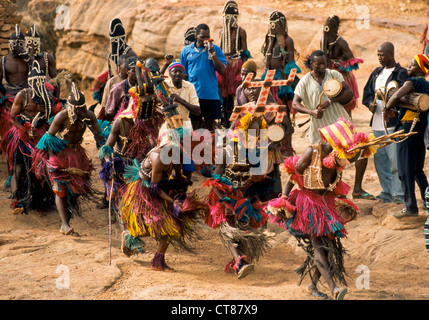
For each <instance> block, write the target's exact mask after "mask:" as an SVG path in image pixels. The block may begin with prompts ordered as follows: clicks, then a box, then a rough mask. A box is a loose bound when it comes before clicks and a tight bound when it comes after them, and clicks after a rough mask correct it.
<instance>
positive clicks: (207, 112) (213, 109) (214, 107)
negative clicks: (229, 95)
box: [189, 99, 222, 120]
mask: <svg viewBox="0 0 429 320" xmlns="http://www.w3.org/2000/svg"><path fill="white" fill-rule="evenodd" d="M199 102H200V108H201V115H200V116H194V115H193V114H190V115H189V117H190V119H191V120H201V119H202V118H205V119H220V118H221V117H222V114H221V112H220V100H207V99H199Z"/></svg>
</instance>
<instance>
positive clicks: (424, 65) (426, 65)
mask: <svg viewBox="0 0 429 320" xmlns="http://www.w3.org/2000/svg"><path fill="white" fill-rule="evenodd" d="M414 60H416V62H417V64H418V65H419V67H420V69H422V71H423V72H424V74H425V75H427V74H428V73H429V57H428V56H427V55H425V54H418V55H415V56H414Z"/></svg>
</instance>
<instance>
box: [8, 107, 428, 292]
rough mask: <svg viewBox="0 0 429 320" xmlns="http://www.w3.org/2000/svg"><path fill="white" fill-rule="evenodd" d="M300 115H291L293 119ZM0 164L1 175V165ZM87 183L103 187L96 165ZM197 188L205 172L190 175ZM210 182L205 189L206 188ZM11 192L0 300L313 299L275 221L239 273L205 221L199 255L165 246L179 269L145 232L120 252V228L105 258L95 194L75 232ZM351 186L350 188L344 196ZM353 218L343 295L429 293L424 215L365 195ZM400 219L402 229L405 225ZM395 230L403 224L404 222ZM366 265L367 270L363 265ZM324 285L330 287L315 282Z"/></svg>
mask: <svg viewBox="0 0 429 320" xmlns="http://www.w3.org/2000/svg"><path fill="white" fill-rule="evenodd" d="M304 120H305V117H303V116H298V118H297V123H301V122H303V121H304ZM368 120H369V119H368V112H367V111H366V110H364V109H363V108H362V107H360V108H358V109H357V110H356V111H355V113H354V122H355V126H356V128H357V129H358V130H362V131H367V130H368V126H367V123H368ZM304 128H305V126H304V127H303V128H297V129H296V133H295V134H294V141H293V143H294V148H295V149H296V151H297V153H298V154H300V153H301V152H302V151H303V150H304V148H305V147H306V146H307V143H306V142H305V139H306V138H305V137H304V138H303V137H302V132H303V129H304ZM84 146H85V148H87V150H88V153H89V154H90V156H91V157H92V158H93V159H94V163H95V165H96V168H97V170H96V171H97V172H98V170H99V169H100V166H99V163H98V161H97V160H96V156H95V155H96V148H95V145H94V143H93V141H92V140H91V137H90V135H89V134H86V138H85V141H84ZM1 159H2V162H1V163H0V169H1V177H2V180H1V181H2V182H3V181H4V179H5V173H6V167H5V161H4V157H3V156H2V157H1ZM353 177H354V168H353V167H352V168H349V169H346V170H345V171H344V180H345V181H346V182H347V183H350V184H352V183H353V180H354V178H353ZM93 180H94V182H93V183H94V186H95V187H96V188H97V190H99V191H100V192H101V190H102V185H101V183H100V179H98V176H97V173H96V172H95V173H94V175H93ZM195 180H196V181H195V185H194V186H195V187H197V186H198V184H199V183H201V182H202V181H203V180H204V179H203V178H201V177H198V178H196V179H195ZM364 188H365V189H366V190H367V191H369V192H371V193H373V194H375V195H376V194H378V193H379V192H380V187H379V184H378V179H377V176H376V173H375V171H374V166H373V161H372V159H371V160H370V161H369V165H368V169H367V172H366V176H365V180H364ZM206 192H207V190H204V189H202V190H201V191H200V194H201V195H203V194H205V193H206ZM8 197H9V193H6V192H4V191H3V190H1V191H0V208H1V209H0V220H1V221H2V223H1V224H0V270H1V271H0V287H1V288H2V290H0V299H13V300H15V299H37V300H41V299H43V300H51V299H60V300H62V299H79V300H81V299H83V300H92V299H112V300H118V299H121V300H122V299H131V300H133V299H143V300H146V299H154V300H169V299H185V300H236V299H244V300H247V299H252V300H254V299H256V300H289V299H293V300H297V299H299V300H301V299H303V300H306V299H312V298H311V297H309V296H307V295H306V294H305V293H304V292H303V286H298V280H299V278H298V275H297V274H296V273H295V272H294V270H295V269H296V268H297V267H298V266H299V265H300V264H301V262H302V261H303V259H304V255H303V251H302V249H300V248H297V247H296V241H295V240H294V239H293V238H291V237H290V236H289V234H288V233H287V232H286V231H284V230H282V229H280V228H278V227H277V226H275V225H272V224H269V229H270V230H271V231H273V232H275V234H276V235H275V236H274V237H273V238H272V240H271V249H270V250H269V251H268V252H267V253H266V254H265V255H264V256H263V257H262V258H261V259H260V261H259V262H258V263H257V264H256V268H255V271H254V272H253V273H252V274H250V275H249V276H248V277H246V278H245V279H241V280H238V279H237V278H236V277H235V276H234V275H233V274H227V273H225V272H224V271H223V267H224V265H225V264H226V263H227V262H228V261H229V260H230V256H229V253H228V251H227V250H226V249H225V248H224V247H223V245H222V243H221V241H220V239H219V236H218V234H217V231H216V230H212V229H210V228H208V227H202V228H201V230H200V232H201V235H202V236H203V240H201V241H199V242H197V243H195V246H196V254H189V253H185V252H180V251H176V250H175V249H173V248H170V249H169V250H168V251H167V256H166V257H167V262H168V263H169V264H170V266H172V267H174V268H175V269H176V271H177V272H175V273H164V272H156V271H151V270H150V261H151V259H152V257H153V254H154V252H155V249H156V242H155V241H154V240H152V239H147V240H146V252H145V253H144V254H140V255H138V256H134V257H131V258H127V257H126V256H124V255H123V254H122V253H121V251H120V234H121V232H120V228H119V225H118V224H117V223H116V224H114V225H113V228H112V239H113V241H112V249H111V264H110V263H109V237H108V231H109V224H108V215H107V210H99V209H96V208H95V204H96V203H95V202H97V201H98V199H99V198H97V199H94V201H95V202H94V203H93V202H89V203H87V204H85V205H86V207H85V210H84V218H74V219H72V221H71V224H72V226H73V227H74V228H75V230H76V231H78V232H79V233H80V235H81V237H79V238H75V237H69V236H63V235H61V234H60V233H59V217H58V213H57V212H56V211H55V210H53V211H50V212H47V213H45V214H41V213H38V212H30V213H29V214H28V215H16V216H15V215H12V213H11V210H10V209H9V204H10V200H9V199H8ZM350 197H351V195H350V194H349V198H350ZM356 203H357V205H358V206H359V207H360V209H361V211H362V212H361V214H360V215H359V216H358V218H357V219H356V220H354V221H352V222H350V223H349V224H348V232H349V234H348V237H347V238H346V239H345V240H344V241H343V244H344V246H345V248H346V249H347V250H348V255H347V256H346V259H345V265H346V269H347V272H348V275H349V278H348V283H349V294H348V295H347V296H346V298H347V299H349V300H390V299H419V300H423V299H427V298H428V296H429V289H428V288H429V279H428V277H427V276H425V272H426V271H427V269H428V265H429V264H428V262H429V255H428V254H427V253H426V251H425V248H424V236H423V221H424V220H425V216H426V213H424V210H421V219H419V222H418V223H417V224H416V225H408V224H407V223H405V222H401V223H399V224H398V223H397V222H396V221H395V219H394V218H392V217H390V216H389V215H390V214H391V213H392V212H394V211H395V210H400V209H401V208H402V207H401V206H399V205H395V204H383V203H379V202H375V201H369V200H359V201H357V202H356ZM402 228H405V229H402ZM401 229H402V230H401ZM362 270H364V272H363V271H362ZM322 290H325V291H327V287H326V286H324V287H322Z"/></svg>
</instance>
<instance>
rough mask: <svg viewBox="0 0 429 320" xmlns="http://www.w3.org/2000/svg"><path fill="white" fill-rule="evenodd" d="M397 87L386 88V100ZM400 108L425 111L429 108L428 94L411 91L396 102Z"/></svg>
mask: <svg viewBox="0 0 429 320" xmlns="http://www.w3.org/2000/svg"><path fill="white" fill-rule="evenodd" d="M398 90H399V88H395V87H392V88H390V89H388V90H387V94H386V101H389V100H390V99H391V98H392V96H393V95H394V94H395V92H397V91H398ZM398 106H399V107H401V108H406V109H411V110H413V111H419V112H425V111H427V110H428V109H429V95H427V94H424V93H416V92H411V93H409V94H407V95H405V96H403V97H402V98H401V100H399V102H398Z"/></svg>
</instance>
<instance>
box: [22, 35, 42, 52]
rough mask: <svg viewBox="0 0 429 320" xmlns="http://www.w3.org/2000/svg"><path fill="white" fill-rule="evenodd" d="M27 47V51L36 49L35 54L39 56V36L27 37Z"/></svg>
mask: <svg viewBox="0 0 429 320" xmlns="http://www.w3.org/2000/svg"><path fill="white" fill-rule="evenodd" d="M25 47H26V51H27V52H31V51H32V50H33V51H34V55H35V56H38V55H39V53H40V38H38V37H28V36H26V37H25Z"/></svg>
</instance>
